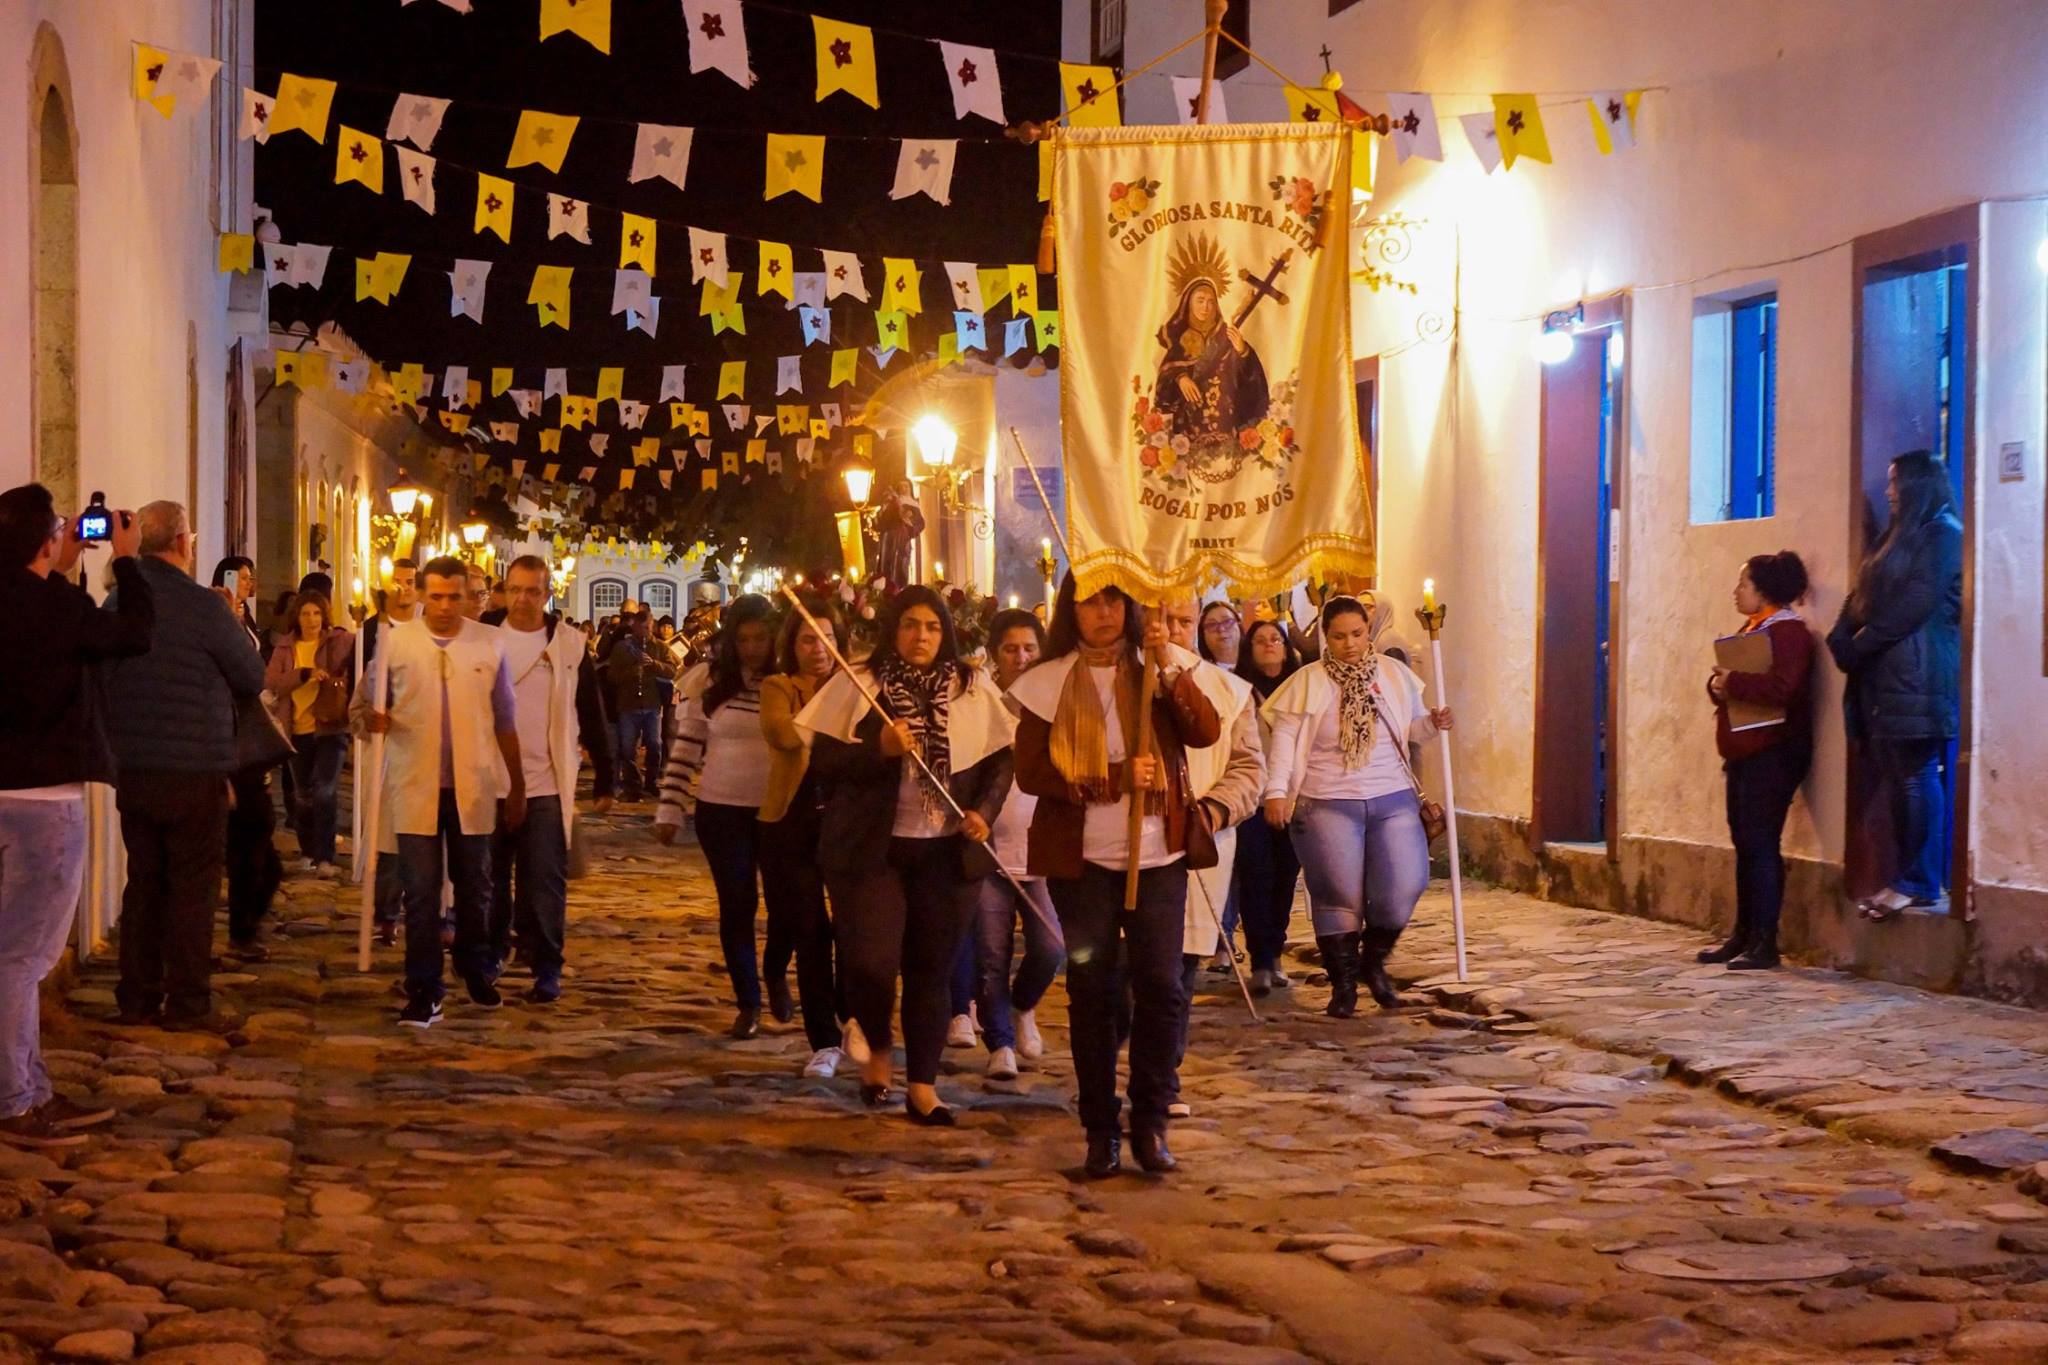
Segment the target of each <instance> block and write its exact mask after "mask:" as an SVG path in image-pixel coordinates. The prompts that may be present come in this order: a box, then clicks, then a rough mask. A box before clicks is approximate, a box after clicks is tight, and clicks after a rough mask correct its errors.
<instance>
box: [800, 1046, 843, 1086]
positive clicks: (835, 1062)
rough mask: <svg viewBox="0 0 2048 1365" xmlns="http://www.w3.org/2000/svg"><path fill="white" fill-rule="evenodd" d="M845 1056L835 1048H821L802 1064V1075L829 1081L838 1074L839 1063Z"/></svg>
mask: <svg viewBox="0 0 2048 1365" xmlns="http://www.w3.org/2000/svg"><path fill="white" fill-rule="evenodd" d="M845 1055H846V1054H845V1053H843V1052H841V1051H840V1050H839V1049H838V1048H836V1047H821V1048H819V1049H818V1050H817V1051H816V1052H813V1053H812V1054H811V1060H810V1061H808V1062H806V1063H805V1064H804V1075H806V1076H816V1077H818V1078H819V1079H821V1080H830V1079H832V1077H833V1076H835V1075H837V1074H838V1073H839V1062H840V1060H841V1059H842V1058H843V1057H844V1056H845Z"/></svg>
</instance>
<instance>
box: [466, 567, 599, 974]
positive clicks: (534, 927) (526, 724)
mask: <svg viewBox="0 0 2048 1365" xmlns="http://www.w3.org/2000/svg"><path fill="white" fill-rule="evenodd" d="M548 591H549V589H548V563H547V561H546V560H545V559H542V558H541V557H540V556H539V555H521V556H520V557H519V558H517V559H515V560H513V561H512V563H511V566H510V567H509V568H507V569H506V570H505V610H504V611H503V612H502V613H499V612H485V613H484V621H485V622H486V623H487V624H490V625H495V626H497V627H498V628H499V638H500V640H501V642H502V643H503V644H504V646H505V658H506V660H507V661H508V662H509V663H510V665H511V669H512V697H513V702H514V706H515V709H516V710H517V713H518V723H519V756H520V759H521V761H522V762H523V763H524V764H525V768H526V823H525V824H524V825H523V826H521V827H520V828H518V829H516V830H515V829H501V830H499V831H498V833H497V836H496V838H494V839H493V840H492V842H491V873H492V878H491V881H492V893H491V961H492V965H493V972H494V974H495V971H496V970H497V968H498V966H499V965H501V964H502V963H503V962H504V961H505V958H506V955H507V954H508V952H509V951H510V949H511V947H512V941H513V936H514V934H515V933H516V934H517V936H518V941H519V947H520V953H521V956H522V958H523V960H524V961H525V962H526V964H527V965H528V966H530V967H531V968H532V969H533V985H532V986H531V987H529V988H528V989H527V992H526V999H527V1001H528V1002H529V1003H531V1004H535V1005H546V1004H551V1003H552V1002H554V1001H555V1000H556V999H558V998H560V996H561V994H562V939H563V935H564V930H565V927H566V921H567V909H568V903H569V838H570V833H571V830H572V828H573V826H574V824H575V820H576V773H577V771H578V769H579V768H580V767H581V766H582V759H583V756H582V753H581V751H580V746H581V745H582V744H586V743H587V744H588V745H589V746H590V756H591V760H592V763H593V764H594V765H595V767H596V769H597V772H598V787H597V792H596V798H597V809H598V810H599V811H605V810H609V809H610V808H611V804H612V799H611V789H610V786H609V784H608V782H607V774H608V773H609V771H610V769H611V728H610V727H609V726H607V725H606V724H605V721H604V704H603V702H602V701H600V700H599V692H600V689H601V684H600V683H599V681H598V677H597V669H596V668H595V667H594V666H593V665H592V663H591V661H590V651H589V650H588V649H586V648H584V644H583V632H582V631H580V630H578V629H576V628H575V627H574V626H570V625H564V624H563V623H562V622H561V621H560V620H559V619H558V618H556V617H554V616H550V615H549V614H548V612H547V602H548ZM494 618H495V619H494ZM515 877H516V881H515Z"/></svg>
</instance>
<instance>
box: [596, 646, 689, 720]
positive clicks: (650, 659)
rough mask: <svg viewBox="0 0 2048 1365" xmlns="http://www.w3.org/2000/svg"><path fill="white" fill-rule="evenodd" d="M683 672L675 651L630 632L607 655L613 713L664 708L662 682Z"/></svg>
mask: <svg viewBox="0 0 2048 1365" xmlns="http://www.w3.org/2000/svg"><path fill="white" fill-rule="evenodd" d="M681 671H682V669H681V668H680V667H679V666H678V665H677V663H676V656H675V652H674V651H673V650H671V649H670V648H669V647H668V646H667V645H665V644H663V643H662V642H661V641H659V640H656V639H653V638H651V637H650V638H648V639H646V640H642V639H641V638H640V637H639V636H637V635H635V634H633V633H632V632H631V631H627V632H626V633H625V634H624V635H621V636H620V637H619V638H618V639H617V640H615V641H613V643H612V647H611V652H610V653H608V654H606V655H604V672H605V677H606V679H607V680H609V681H610V683H611V704H612V714H613V715H615V716H623V715H626V714H628V713H630V712H633V711H658V710H660V709H661V683H662V681H663V680H664V679H667V678H673V677H675V675H676V674H677V673H679V672H681Z"/></svg>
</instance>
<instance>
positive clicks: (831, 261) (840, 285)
mask: <svg viewBox="0 0 2048 1365" xmlns="http://www.w3.org/2000/svg"><path fill="white" fill-rule="evenodd" d="M819 254H820V255H822V256H823V257H824V258H825V298H826V299H827V300H828V301H829V300H832V299H837V298H853V299H859V300H860V301H861V302H862V303H866V302H867V301H868V285H867V281H866V280H865V279H863V278H862V277H861V273H860V257H858V256H856V255H854V254H853V253H852V252H851V251H821V252H820V253H819Z"/></svg>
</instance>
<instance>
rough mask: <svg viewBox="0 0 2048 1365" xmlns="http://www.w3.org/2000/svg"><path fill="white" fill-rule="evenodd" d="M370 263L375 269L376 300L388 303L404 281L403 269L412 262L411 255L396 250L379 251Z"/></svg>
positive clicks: (395, 295) (395, 296) (394, 296)
mask: <svg viewBox="0 0 2048 1365" xmlns="http://www.w3.org/2000/svg"><path fill="white" fill-rule="evenodd" d="M371 264H372V265H374V266H375V267H376V271H377V293H378V295H379V298H378V302H380V303H389V302H391V300H393V299H394V298H397V297H398V286H399V285H401V284H404V283H405V271H406V268H407V267H408V266H410V265H411V264H412V257H410V256H407V255H401V254H400V253H398V252H396V251H380V252H378V253H377V259H376V260H375V261H373V262H372V263H371Z"/></svg>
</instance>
